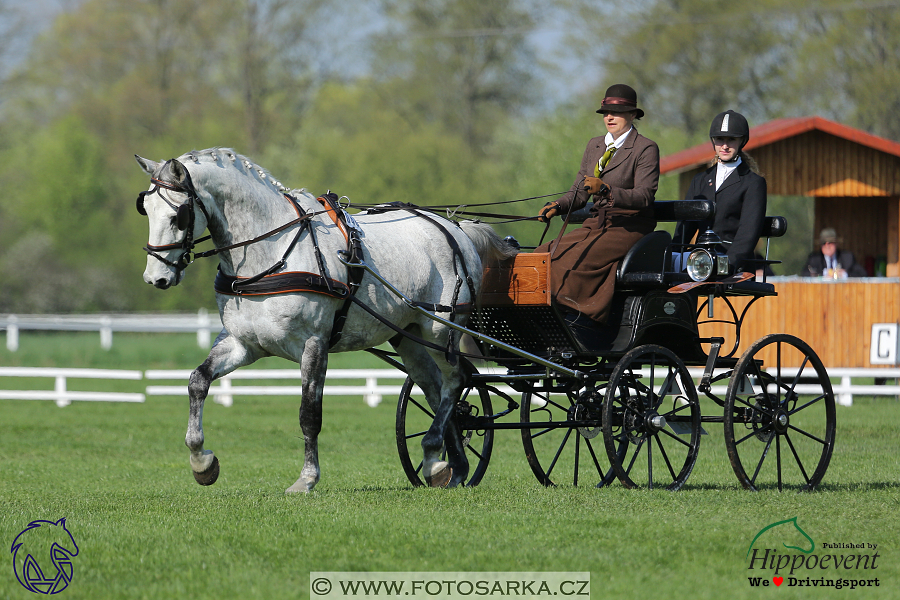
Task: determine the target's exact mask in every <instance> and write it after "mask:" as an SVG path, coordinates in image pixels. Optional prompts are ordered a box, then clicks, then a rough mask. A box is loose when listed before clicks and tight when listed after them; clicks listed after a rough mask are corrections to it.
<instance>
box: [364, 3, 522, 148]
mask: <svg viewBox="0 0 900 600" xmlns="http://www.w3.org/2000/svg"><path fill="white" fill-rule="evenodd" d="M384 7H385V13H386V15H387V17H388V18H389V19H390V22H391V23H392V24H394V25H395V27H394V29H393V30H392V31H391V32H390V33H389V34H387V35H385V36H383V38H382V39H381V41H380V43H378V44H376V53H377V55H376V58H375V71H374V72H375V73H378V74H379V76H380V77H382V78H383V79H384V80H387V81H392V82H393V84H394V85H393V92H392V94H391V97H392V100H393V102H394V103H395V105H396V106H397V111H398V112H401V113H407V114H415V115H419V114H421V115H424V116H425V118H426V119H427V120H429V121H436V122H439V123H441V124H442V125H443V126H445V127H447V128H448V129H457V130H459V131H460V132H461V133H462V136H463V139H464V140H465V141H466V143H467V145H468V147H469V149H470V150H471V151H473V152H475V153H476V154H483V153H484V152H485V149H486V147H487V145H489V143H490V140H491V139H492V136H493V132H494V130H495V127H496V125H497V124H498V123H501V122H502V121H503V120H504V119H507V118H511V117H513V116H515V115H516V114H517V113H518V112H519V111H520V110H521V109H522V108H523V107H524V106H527V105H528V103H529V101H530V100H531V98H530V95H531V91H530V90H531V85H530V84H531V80H532V76H533V70H532V67H531V65H533V64H534V56H533V53H532V51H531V50H530V48H529V46H528V45H527V44H526V43H525V34H526V33H527V30H528V29H529V28H530V27H531V26H532V25H533V20H532V16H531V15H532V11H533V10H534V9H533V7H530V6H529V5H528V3H527V2H526V1H525V0H496V1H494V2H483V1H481V0H426V1H421V0H384Z"/></svg>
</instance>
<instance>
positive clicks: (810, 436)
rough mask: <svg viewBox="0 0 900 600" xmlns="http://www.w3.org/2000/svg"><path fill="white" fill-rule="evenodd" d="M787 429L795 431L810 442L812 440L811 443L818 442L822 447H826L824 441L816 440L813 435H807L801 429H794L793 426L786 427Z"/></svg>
mask: <svg viewBox="0 0 900 600" xmlns="http://www.w3.org/2000/svg"><path fill="white" fill-rule="evenodd" d="M788 429H793V430H794V431H796V432H797V433H799V434H800V435H805V436H806V437H808V438H809V439H811V440H813V441H815V442H819V443H820V444H822V445H823V446H824V445H826V444H827V443H828V442H826V441H825V440H821V439H819V438H817V437H816V436H814V435H813V434H811V433H807V432H805V431H803V430H802V429H799V428H797V427H794V426H793V425H788Z"/></svg>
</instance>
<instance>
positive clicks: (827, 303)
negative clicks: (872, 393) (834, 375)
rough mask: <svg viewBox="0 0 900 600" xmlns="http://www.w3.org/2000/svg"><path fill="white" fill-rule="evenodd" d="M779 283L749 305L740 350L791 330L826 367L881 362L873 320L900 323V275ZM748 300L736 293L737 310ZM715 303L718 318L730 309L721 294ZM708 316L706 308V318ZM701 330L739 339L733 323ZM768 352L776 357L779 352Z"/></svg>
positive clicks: (706, 334) (730, 339) (707, 334)
mask: <svg viewBox="0 0 900 600" xmlns="http://www.w3.org/2000/svg"><path fill="white" fill-rule="evenodd" d="M774 285H775V289H776V291H777V292H778V296H777V297H772V298H762V299H760V300H758V301H757V302H756V303H755V304H754V305H753V306H752V307H750V310H749V312H748V313H747V318H746V319H745V321H744V327H743V328H742V330H741V344H740V347H739V350H738V353H737V355H736V356H740V354H742V353H743V352H744V350H746V349H747V348H748V347H749V346H750V344H752V343H753V342H754V341H756V340H757V339H759V338H761V337H763V336H764V335H768V334H770V333H790V334H793V335H795V336H797V337H799V338H800V339H802V340H803V341H805V342H806V343H807V344H809V345H810V346H811V347H812V349H813V350H814V351H815V352H816V354H818V355H819V358H821V359H822V362H823V363H824V364H825V366H826V367H865V368H869V367H878V366H880V365H872V364H871V363H870V362H869V346H870V344H871V336H872V324H873V323H900V281H897V280H896V279H885V280H884V281H873V280H871V279H867V280H865V281H862V280H857V281H853V280H850V281H841V282H832V281H824V280H823V281H786V282H775V283H774ZM747 301H748V300H747V299H744V298H732V303H733V304H734V305H735V307H736V308H738V314H740V310H741V309H742V308H743V307H744V306H746V304H747ZM714 307H715V318H716V319H724V318H727V317H728V315H729V314H730V313H729V312H728V309H727V307H726V306H725V304H724V301H723V300H721V299H717V300H716V302H715V305H714ZM705 316H706V311H705V309H704V311H703V313H702V315H701V318H700V321H701V322H702V321H704V320H705ZM700 335H702V336H704V337H711V336H722V337H725V339H726V346H727V347H728V348H729V349H730V348H731V345H732V344H733V343H734V328H733V327H731V328H727V327H725V326H724V325H720V324H709V325H701V326H700ZM763 358H764V359H765V360H766V362H772V361H773V360H774V356H765V357H763ZM792 366H799V365H792Z"/></svg>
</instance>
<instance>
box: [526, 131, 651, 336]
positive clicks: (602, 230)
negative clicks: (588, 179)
mask: <svg viewBox="0 0 900 600" xmlns="http://www.w3.org/2000/svg"><path fill="white" fill-rule="evenodd" d="M603 139H604V138H603V136H600V137H596V138H593V139H591V141H590V142H588V145H587V148H586V149H585V151H584V156H583V157H582V159H581V168H580V169H579V171H578V176H577V177H576V178H575V182H574V183H573V184H572V187H571V189H569V191H568V192H567V193H566V194H565V195H563V196H561V197H560V198H559V199H558V200H557V202H559V205H560V218H561V219H565V216H566V213H567V212H568V210H569V207H570V206H571V207H572V210H578V209H579V208H582V207H583V206H585V204H587V200H588V196H587V194H586V193H585V192H584V191H583V190H579V187H580V186H581V182H582V181H583V179H584V177H585V176H593V175H594V165H596V164H597V161H599V160H600V157H601V156H602V155H603V153H604V152H605V151H606V144H605V143H604V141H603ZM600 177H601V179H603V182H604V183H606V184H607V185H609V186H610V200H609V201H605V202H603V203H602V205H601V206H598V204H600V203H595V205H594V207H593V208H592V209H591V217H590V218H589V219H587V220H586V221H585V222H584V224H582V226H581V227H579V228H578V229H575V230H574V231H569V232H568V233H566V234H565V235H564V236H563V237H562V239H561V240H560V242H559V246H558V247H557V248H556V249H555V250H554V252H553V256H552V258H551V262H550V270H551V277H552V281H551V285H552V287H553V289H552V293H553V296H554V298H555V299H556V302H557V303H558V304H560V305H562V306H563V307H565V308H567V309H569V310H573V311H575V312H580V313H583V314H584V315H586V316H588V317H590V318H591V319H593V320H594V321H597V322H599V323H604V322H605V321H606V318H607V316H608V314H609V306H610V303H611V302H612V295H613V290H614V288H615V278H616V268H617V267H618V265H619V261H620V260H621V259H622V257H624V256H625V253H626V252H628V249H629V248H631V247H632V246H633V245H634V244H635V243H636V242H637V241H638V240H639V239H641V238H642V237H643V236H645V235H647V234H648V233H650V232H651V231H653V230H654V229H655V228H656V221H655V220H654V218H653V200H654V198H655V197H656V189H657V187H658V185H659V147H658V146H657V145H656V143H655V142H653V141H652V140H648V139H647V138H645V137H644V136H642V135H640V134H639V133H638V132H637V128H635V129H633V130H632V131H631V132H630V133H629V134H628V137H627V138H626V140H625V143H624V144H623V145H622V147H621V148H619V149H618V150H617V151H616V153H615V154H614V155H613V157H612V159H610V161H609V164H608V165H607V166H606V169H605V170H604V171H603V173H601V174H600ZM555 242H556V240H553V241H551V242H549V243H547V244H544V245H543V246H540V247H538V248H537V249H536V250H535V252H549V251H550V248H553V246H554V244H555Z"/></svg>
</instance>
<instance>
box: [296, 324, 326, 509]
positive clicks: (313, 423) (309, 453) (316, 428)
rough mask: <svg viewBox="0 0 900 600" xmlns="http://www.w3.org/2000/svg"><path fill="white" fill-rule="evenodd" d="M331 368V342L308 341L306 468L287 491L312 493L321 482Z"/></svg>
mask: <svg viewBox="0 0 900 600" xmlns="http://www.w3.org/2000/svg"><path fill="white" fill-rule="evenodd" d="M327 369H328V343H327V342H326V340H324V339H322V338H319V337H311V338H309V339H308V340H306V344H305V345H304V347H303V356H302V358H301V359H300V376H301V378H302V380H303V397H302V398H301V399H300V430H301V431H303V444H304V458H303V470H301V471H300V478H299V479H298V480H297V481H296V482H294V485H292V486H291V487H289V488H288V489H287V490H285V493H286V494H295V493H298V492H310V491H312V489H313V487H314V486H315V485H316V484H317V483H319V475H320V473H319V432H320V431H321V430H322V390H323V388H324V387H325V371H326V370H327Z"/></svg>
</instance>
